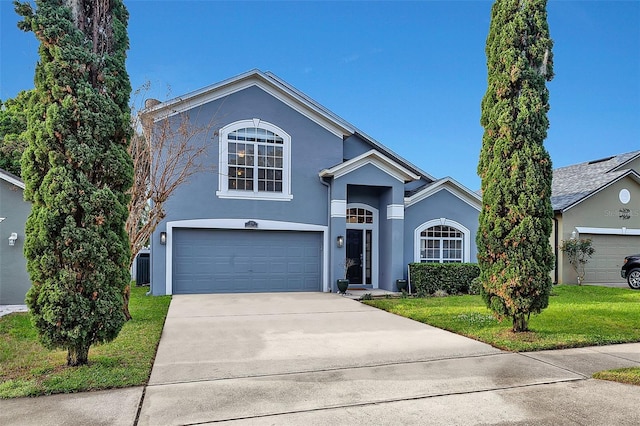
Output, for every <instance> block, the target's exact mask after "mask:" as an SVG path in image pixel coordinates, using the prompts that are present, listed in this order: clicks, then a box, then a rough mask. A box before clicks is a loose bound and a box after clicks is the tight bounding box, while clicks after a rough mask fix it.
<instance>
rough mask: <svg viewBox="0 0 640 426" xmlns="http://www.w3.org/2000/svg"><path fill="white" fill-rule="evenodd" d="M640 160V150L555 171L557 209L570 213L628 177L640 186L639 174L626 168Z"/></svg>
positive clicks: (553, 188) (553, 196)
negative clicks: (590, 198)
mask: <svg viewBox="0 0 640 426" xmlns="http://www.w3.org/2000/svg"><path fill="white" fill-rule="evenodd" d="M636 158H640V151H633V152H628V153H625V154H620V155H615V156H612V157H608V158H603V159H600V160H595V161H589V162H586V163H580V164H574V165H571V166H566V167H560V168H558V169H555V170H554V171H553V183H552V189H551V205H552V206H553V209H554V210H556V211H565V210H568V209H570V208H571V207H573V206H574V205H576V204H578V203H580V202H582V201H583V200H585V199H587V198H589V197H590V196H592V195H594V194H596V193H597V192H599V191H601V190H602V189H604V188H606V187H608V186H609V185H612V184H613V183H615V182H617V181H619V180H620V179H623V178H625V177H627V176H631V177H632V178H634V179H635V180H636V181H637V182H638V183H640V174H638V171H636V170H633V169H628V168H627V169H625V168H624V166H625V165H627V164H629V163H630V162H631V161H633V160H635V159H636Z"/></svg>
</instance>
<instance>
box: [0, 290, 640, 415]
mask: <svg viewBox="0 0 640 426" xmlns="http://www.w3.org/2000/svg"><path fill="white" fill-rule="evenodd" d="M627 366H640V343H639V344H625V345H614V346H603V347H592V348H581V349H567V350H561V351H543V352H533V353H521V354H515V353H508V352H503V351H499V350H497V349H495V348H492V347H490V346H488V345H486V344H483V343H480V342H477V341H474V340H471V339H467V338H464V337H461V336H458V335H455V334H452V333H448V332H446V331H443V330H439V329H436V328H434V327H430V326H428V325H424V324H420V323H417V322H414V321H411V320H408V319H405V318H402V317H399V316H395V315H392V314H389V313H386V312H383V311H380V310H377V309H375V308H371V307H369V306H366V305H363V304H360V303H358V302H356V301H353V300H351V299H349V298H345V297H342V296H338V295H335V294H326V293H286V294H245V295H239V294H235V295H197V296H174V298H173V300H172V302H171V306H170V308H169V313H168V316H167V322H166V324H165V327H164V331H163V335H162V339H161V341H160V346H159V348H158V353H157V356H156V360H155V363H154V367H153V371H152V374H151V379H150V382H149V385H148V386H147V387H146V389H144V390H143V389H142V388H132V389H124V390H115V391H104V392H94V393H83V394H77V395H55V396H51V397H41V398H32V399H29V398H23V399H17V400H0V424H8V425H9V424H10V425H13V424H24V425H42V424H69V425H73V424H89V423H90V424H105V425H106V424H123V425H132V424H139V425H178V424H180V425H194V424H198V425H201V424H211V423H228V424H234V425H235V424H250V425H254V424H255V425H262V424H264V425H267V424H268V425H272V424H294V425H295V424H304V425H307V424H318V425H321V424H331V425H333V424H339V425H342V424H344V425H365V424H366V425H372V424H376V425H377V424H437V425H439V424H446V425H456V424H460V425H470V424H495V425H498V424H499V425H507V424H514V425H515V424H517V425H524V424H536V425H586V424H599V425H609V424H610V425H637V424H640V408H639V406H638V401H640V387H638V386H630V385H622V384H617V383H609V382H602V381H597V380H593V379H590V375H591V374H592V373H593V372H595V371H599V370H603V369H609V368H618V367H627Z"/></svg>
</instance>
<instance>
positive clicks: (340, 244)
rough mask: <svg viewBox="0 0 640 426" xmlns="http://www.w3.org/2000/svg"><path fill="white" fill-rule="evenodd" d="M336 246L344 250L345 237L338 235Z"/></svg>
mask: <svg viewBox="0 0 640 426" xmlns="http://www.w3.org/2000/svg"><path fill="white" fill-rule="evenodd" d="M336 245H337V246H338V248H342V247H343V246H344V237H343V236H342V235H338V238H336Z"/></svg>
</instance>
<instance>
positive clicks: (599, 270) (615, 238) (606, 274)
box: [580, 234, 640, 283]
mask: <svg viewBox="0 0 640 426" xmlns="http://www.w3.org/2000/svg"><path fill="white" fill-rule="evenodd" d="M580 237H581V238H590V239H591V242H592V244H593V248H594V249H595V250H596V252H595V253H594V255H593V257H592V258H591V260H589V263H587V265H586V266H585V275H584V281H585V282H586V283H615V282H623V281H624V280H623V279H622V278H621V277H620V267H621V266H622V261H623V260H624V257H625V256H628V255H630V254H635V253H638V252H640V236H637V235H596V234H581V235H580Z"/></svg>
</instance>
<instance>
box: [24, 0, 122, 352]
mask: <svg viewBox="0 0 640 426" xmlns="http://www.w3.org/2000/svg"><path fill="white" fill-rule="evenodd" d="M15 5H16V12H17V13H18V14H19V15H21V16H23V17H24V19H23V21H21V22H20V23H19V27H20V28H21V29H23V30H25V31H33V33H34V34H35V35H36V37H37V38H38V40H39V41H40V48H39V53H40V60H39V62H38V64H37V66H36V73H35V94H34V96H35V99H34V100H33V101H32V102H31V105H30V108H29V111H28V118H27V132H26V139H27V141H28V146H27V149H26V151H25V153H24V154H23V157H22V176H23V179H24V181H25V186H26V188H25V198H27V199H28V200H30V201H31V202H32V205H33V209H32V212H31V215H30V216H29V219H28V221H27V226H26V238H25V255H26V257H27V269H28V271H29V274H30V276H31V280H32V287H31V289H30V290H29V292H28V294H27V300H26V301H27V304H28V306H29V309H30V311H31V314H32V320H33V322H34V324H35V326H36V327H37V329H38V331H39V334H40V338H41V340H42V342H43V343H44V344H45V345H47V346H48V347H58V348H64V349H67V351H68V355H67V363H68V365H81V364H86V363H87V358H88V354H89V347H90V346H91V345H92V344H94V343H99V342H106V341H109V340H112V339H114V338H115V337H116V336H117V335H118V333H119V331H120V329H121V328H122V325H123V324H124V321H125V318H124V314H123V312H122V307H123V290H124V289H125V286H126V285H127V284H128V282H129V272H128V270H127V265H128V261H129V245H128V239H127V235H126V233H125V230H124V224H125V221H126V219H127V203H128V201H129V200H128V196H127V195H126V191H127V189H128V188H129V187H130V186H131V181H132V173H133V172H132V165H131V159H130V157H129V156H128V154H127V144H128V138H129V136H130V132H131V128H130V125H129V123H130V115H129V107H128V101H129V95H130V92H131V87H130V83H129V77H128V75H127V71H126V69H125V58H126V50H127V48H128V36H127V31H126V25H127V19H128V13H127V10H126V9H125V7H124V5H123V3H122V1H121V0H37V1H36V9H35V10H34V9H32V7H31V6H30V5H29V4H28V3H19V2H15Z"/></svg>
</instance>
